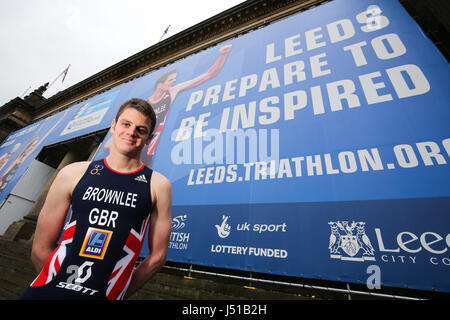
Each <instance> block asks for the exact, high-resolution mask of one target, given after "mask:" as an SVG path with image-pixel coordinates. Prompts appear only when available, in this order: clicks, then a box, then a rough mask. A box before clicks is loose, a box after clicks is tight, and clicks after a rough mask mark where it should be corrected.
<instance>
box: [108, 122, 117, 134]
mask: <svg viewBox="0 0 450 320" xmlns="http://www.w3.org/2000/svg"><path fill="white" fill-rule="evenodd" d="M115 129H116V119H113V121H112V122H111V127H110V128H109V132H111V133H114V130H115Z"/></svg>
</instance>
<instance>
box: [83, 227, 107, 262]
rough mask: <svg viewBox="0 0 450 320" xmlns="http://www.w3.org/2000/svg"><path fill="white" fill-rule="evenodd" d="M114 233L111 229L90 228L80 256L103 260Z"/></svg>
mask: <svg viewBox="0 0 450 320" xmlns="http://www.w3.org/2000/svg"><path fill="white" fill-rule="evenodd" d="M112 233H113V232H112V231H109V230H102V229H97V228H92V227H91V228H89V229H88V231H87V233H86V236H85V237H84V241H83V245H82V246H81V250H80V256H83V257H88V258H94V259H101V260H103V257H104V256H105V253H106V249H107V248H108V244H109V241H110V240H111V236H112Z"/></svg>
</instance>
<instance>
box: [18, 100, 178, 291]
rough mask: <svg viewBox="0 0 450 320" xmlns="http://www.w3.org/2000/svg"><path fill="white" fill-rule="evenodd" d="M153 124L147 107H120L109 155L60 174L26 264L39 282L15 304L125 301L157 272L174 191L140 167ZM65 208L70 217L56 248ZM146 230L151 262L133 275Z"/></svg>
mask: <svg viewBox="0 0 450 320" xmlns="http://www.w3.org/2000/svg"><path fill="white" fill-rule="evenodd" d="M155 123H156V118H155V113H154V111H153V109H152V107H151V106H150V104H149V103H148V102H146V101H145V100H142V99H131V100H129V101H127V102H125V103H124V104H123V105H122V106H121V107H120V108H119V111H118V113H117V116H116V118H115V119H114V120H113V122H112V125H111V129H110V130H111V133H112V137H113V141H112V145H111V149H110V153H109V155H108V156H107V157H106V158H105V159H102V160H98V161H93V162H76V163H72V164H70V165H68V166H66V167H64V168H63V169H62V170H61V171H60V172H59V173H58V175H57V176H56V178H55V180H54V182H53V184H52V186H51V187H50V190H49V192H48V195H47V198H46V201H45V203H44V205H43V207H42V210H41V212H40V214H39V218H38V222H37V227H36V232H35V236H34V241H33V247H32V253H31V259H32V262H33V264H34V266H35V268H36V270H37V271H38V272H39V271H40V274H39V275H38V276H37V278H36V279H35V280H34V281H33V282H32V283H31V285H30V287H28V288H27V290H26V291H25V292H24V293H23V294H22V295H21V297H20V299H109V300H112V299H123V298H128V297H129V296H130V295H132V294H133V293H134V292H136V290H138V289H139V288H140V287H141V286H142V285H144V284H145V283H146V282H147V280H149V279H150V278H151V277H152V276H153V275H154V274H155V273H156V272H157V271H158V270H159V269H160V268H161V267H162V265H163V264H164V262H165V259H166V254H167V248H168V244H169V236H170V231H171V218H170V210H171V197H172V195H171V185H170V182H169V181H168V180H167V178H165V177H164V176H163V175H161V174H159V173H158V172H155V171H152V170H151V169H149V168H148V167H146V166H145V165H144V164H143V163H142V162H141V160H140V155H141V150H142V149H143V147H144V146H145V145H146V144H148V143H149V142H150V140H151V138H152V132H153V130H154V127H155ZM70 205H72V216H71V217H70V221H69V222H68V223H67V224H66V225H65V226H64V232H63V235H62V237H61V240H60V243H59V245H57V246H56V244H57V241H58V238H59V236H60V233H61V230H62V229H63V224H64V221H65V218H66V213H67V211H68V209H69V207H70ZM149 224H150V227H149V234H148V245H149V249H150V254H149V255H148V256H147V257H146V258H145V259H144V260H143V261H142V262H141V263H140V264H139V266H138V268H136V269H135V270H134V271H133V267H134V264H135V262H136V259H137V258H138V256H139V252H140V250H141V247H142V244H143V242H144V238H145V232H146V230H147V226H148V225H149ZM55 247H56V248H55Z"/></svg>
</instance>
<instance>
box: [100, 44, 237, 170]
mask: <svg viewBox="0 0 450 320" xmlns="http://www.w3.org/2000/svg"><path fill="white" fill-rule="evenodd" d="M231 48H232V45H226V46H223V47H221V48H219V51H218V52H219V56H218V58H217V60H216V61H215V62H214V64H213V65H212V66H211V67H210V68H209V69H208V71H206V72H205V73H203V74H201V75H200V76H198V77H196V78H194V79H191V80H188V81H185V82H182V83H179V84H177V85H175V82H176V81H177V75H178V70H176V69H173V70H170V71H168V72H166V73H165V74H163V75H161V76H160V77H159V78H158V79H157V80H156V83H155V89H154V91H153V93H152V95H151V96H150V97H149V98H148V99H147V101H148V102H149V103H150V104H151V105H152V107H153V110H154V111H155V114H156V131H155V133H154V136H153V139H152V140H151V142H150V144H149V146H148V149H147V152H143V153H142V158H141V159H142V161H143V162H144V163H145V164H147V165H150V163H151V159H152V158H153V155H154V152H155V148H156V145H157V144H158V140H159V137H160V135H161V132H162V130H163V128H164V124H165V122H166V118H167V114H168V112H169V109H170V107H171V106H172V104H173V102H174V100H175V98H176V97H177V95H178V94H179V93H181V92H182V91H185V90H189V89H192V88H194V87H196V86H199V85H201V84H202V83H204V82H206V81H208V80H209V79H212V78H213V77H215V76H216V75H217V74H218V73H219V71H220V70H221V69H222V67H223V65H224V64H225V60H226V58H227V56H228V53H229V52H230V50H231ZM110 145H111V138H110V139H109V140H108V141H107V142H106V143H105V145H104V147H103V148H104V149H105V150H108V149H109V147H110Z"/></svg>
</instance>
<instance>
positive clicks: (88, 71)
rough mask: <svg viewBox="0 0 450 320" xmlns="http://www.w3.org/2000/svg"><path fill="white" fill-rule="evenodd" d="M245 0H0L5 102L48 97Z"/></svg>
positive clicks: (0, 94) (0, 90)
mask: <svg viewBox="0 0 450 320" xmlns="http://www.w3.org/2000/svg"><path fill="white" fill-rule="evenodd" d="M242 2H244V1H243V0H222V1H217V0H215V1H211V0H191V1H183V0H163V1H152V0H126V1H125V0H14V1H11V0H0V43H1V46H0V72H1V77H0V106H2V105H3V104H5V103H7V102H8V101H10V100H12V99H14V98H15V97H22V96H23V95H24V94H25V95H28V94H29V93H31V92H32V91H33V90H35V89H36V88H38V87H39V86H41V85H43V84H45V83H46V82H49V83H52V82H53V81H54V80H55V79H56V78H57V77H58V76H59V75H60V74H61V73H62V72H63V71H64V70H65V69H66V68H67V67H68V65H69V64H70V65H71V66H70V68H69V71H68V73H67V76H66V78H65V80H64V82H62V78H63V77H62V76H61V77H60V78H59V79H58V80H57V81H56V82H54V84H53V85H52V86H51V87H50V88H49V89H48V90H47V91H46V92H45V93H44V97H46V98H48V97H51V96H53V95H54V94H56V93H58V92H59V91H62V90H65V89H67V88H69V87H71V86H72V85H75V84H76V83H78V82H80V81H83V80H84V79H86V78H89V77H90V76H92V75H94V74H96V73H98V72H100V71H102V70H104V69H106V68H108V67H110V66H112V65H114V64H116V63H118V62H120V61H122V60H124V59H126V58H128V57H130V56H132V55H133V54H135V53H137V52H140V51H142V50H144V49H146V48H148V47H150V46H152V45H154V44H156V43H157V42H158V41H159V40H160V38H161V36H162V35H163V33H164V31H165V30H166V28H167V27H168V26H169V25H170V28H169V30H168V32H167V34H166V35H165V36H164V38H163V39H167V38H169V37H171V36H173V35H175V34H177V33H178V32H181V31H183V30H185V29H187V28H189V27H191V26H193V25H195V24H197V23H199V22H202V21H204V20H206V19H208V18H210V17H212V16H214V15H216V14H218V13H220V12H223V11H225V10H227V9H229V8H232V7H234V6H235V5H237V4H239V3H242Z"/></svg>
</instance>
